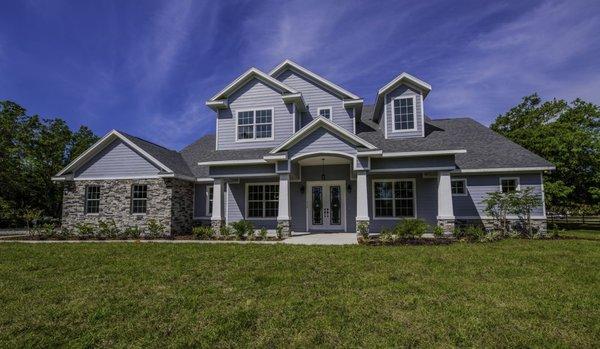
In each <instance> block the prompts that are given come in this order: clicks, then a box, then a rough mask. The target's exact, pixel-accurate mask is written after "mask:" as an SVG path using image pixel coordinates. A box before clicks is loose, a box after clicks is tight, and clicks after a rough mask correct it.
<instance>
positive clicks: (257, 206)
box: [246, 184, 279, 218]
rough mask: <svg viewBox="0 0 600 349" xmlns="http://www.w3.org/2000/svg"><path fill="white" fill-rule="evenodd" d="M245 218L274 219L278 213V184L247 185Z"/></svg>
mask: <svg viewBox="0 0 600 349" xmlns="http://www.w3.org/2000/svg"><path fill="white" fill-rule="evenodd" d="M246 188H247V189H246V190H247V192H246V198H247V200H246V201H247V202H246V213H247V214H246V216H247V217H248V218H275V217H277V214H278V213H279V185H278V184H248V185H247V187H246Z"/></svg>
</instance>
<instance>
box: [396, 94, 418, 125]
mask: <svg viewBox="0 0 600 349" xmlns="http://www.w3.org/2000/svg"><path fill="white" fill-rule="evenodd" d="M393 102H394V103H393V112H394V131H409V130H416V129H417V128H416V122H415V114H416V103H415V97H414V96H411V97H398V98H395V99H394V101H393Z"/></svg>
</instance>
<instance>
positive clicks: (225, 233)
mask: <svg viewBox="0 0 600 349" xmlns="http://www.w3.org/2000/svg"><path fill="white" fill-rule="evenodd" d="M219 234H220V235H221V236H222V237H223V238H224V239H229V236H231V228H230V227H229V226H228V225H223V226H221V227H220V228H219Z"/></svg>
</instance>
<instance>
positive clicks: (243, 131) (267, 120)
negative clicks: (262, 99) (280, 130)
mask: <svg viewBox="0 0 600 349" xmlns="http://www.w3.org/2000/svg"><path fill="white" fill-rule="evenodd" d="M271 139H273V109H254V110H243V111H238V112H237V132H236V141H251V140H271Z"/></svg>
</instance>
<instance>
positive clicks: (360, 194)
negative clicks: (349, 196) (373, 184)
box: [356, 171, 369, 221]
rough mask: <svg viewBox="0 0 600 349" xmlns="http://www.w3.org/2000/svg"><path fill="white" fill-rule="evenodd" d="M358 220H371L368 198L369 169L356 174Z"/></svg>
mask: <svg viewBox="0 0 600 349" xmlns="http://www.w3.org/2000/svg"><path fill="white" fill-rule="evenodd" d="M356 220H357V221H368V220H369V199H368V198H367V171H360V172H358V173H357V174H356Z"/></svg>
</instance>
